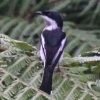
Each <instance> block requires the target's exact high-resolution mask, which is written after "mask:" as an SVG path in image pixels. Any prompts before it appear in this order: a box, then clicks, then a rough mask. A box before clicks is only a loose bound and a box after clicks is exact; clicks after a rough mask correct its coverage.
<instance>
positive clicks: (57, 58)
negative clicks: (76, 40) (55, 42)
mask: <svg viewBox="0 0 100 100" xmlns="http://www.w3.org/2000/svg"><path fill="white" fill-rule="evenodd" d="M66 41H67V38H66V37H65V38H64V39H63V40H62V41H61V45H60V47H59V49H58V51H57V53H56V54H55V56H54V58H53V60H52V65H53V64H54V63H56V62H58V61H59V59H60V57H61V56H62V54H63V51H64V48H65V45H66Z"/></svg>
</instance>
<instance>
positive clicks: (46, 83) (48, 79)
mask: <svg viewBox="0 0 100 100" xmlns="http://www.w3.org/2000/svg"><path fill="white" fill-rule="evenodd" d="M53 71H54V68H53V67H52V66H46V67H45V69H44V75H43V80H42V84H41V86H40V90H42V91H44V92H46V93H48V94H51V91H52V76H53Z"/></svg>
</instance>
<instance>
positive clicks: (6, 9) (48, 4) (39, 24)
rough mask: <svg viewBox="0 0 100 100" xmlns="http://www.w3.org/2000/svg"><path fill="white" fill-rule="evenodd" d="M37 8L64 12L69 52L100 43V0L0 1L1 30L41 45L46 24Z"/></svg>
mask: <svg viewBox="0 0 100 100" xmlns="http://www.w3.org/2000/svg"><path fill="white" fill-rule="evenodd" d="M38 10H53V11H58V12H59V13H60V14H61V15H62V17H63V20H64V27H63V30H64V31H65V32H66V36H67V38H68V43H67V48H66V50H65V51H66V52H68V53H69V54H70V55H72V56H77V55H79V54H80V53H82V52H84V51H89V50H92V49H93V48H95V47H99V46H100V0H0V33H3V34H6V35H8V36H10V37H11V38H13V39H17V40H21V41H25V42H28V43H30V44H32V45H34V46H37V47H38V45H39V36H40V34H41V32H42V29H43V27H44V25H45V23H44V21H43V19H42V18H40V17H38V16H35V12H36V11H38Z"/></svg>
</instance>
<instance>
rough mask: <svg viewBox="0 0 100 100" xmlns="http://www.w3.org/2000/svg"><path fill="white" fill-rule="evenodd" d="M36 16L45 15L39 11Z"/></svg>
mask: <svg viewBox="0 0 100 100" xmlns="http://www.w3.org/2000/svg"><path fill="white" fill-rule="evenodd" d="M35 14H37V15H43V13H42V12H41V11H37V12H36V13H35Z"/></svg>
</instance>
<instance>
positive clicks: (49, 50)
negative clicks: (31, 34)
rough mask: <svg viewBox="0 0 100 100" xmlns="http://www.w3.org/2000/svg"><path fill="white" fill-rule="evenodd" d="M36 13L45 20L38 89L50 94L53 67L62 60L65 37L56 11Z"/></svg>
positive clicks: (60, 19)
mask: <svg viewBox="0 0 100 100" xmlns="http://www.w3.org/2000/svg"><path fill="white" fill-rule="evenodd" d="M36 14H38V15H41V16H42V18H43V19H44V20H45V21H46V26H45V28H44V29H43V31H42V34H41V37H40V39H41V47H40V56H41V59H42V61H43V63H44V75H43V80H42V83H41V86H40V90H42V91H44V92H46V93H48V94H51V91H52V77H53V72H54V68H55V66H56V65H57V64H59V63H60V62H61V60H62V57H63V52H64V48H65V46H66V41H67V39H66V35H65V33H64V32H63V31H62V27H63V20H62V17H61V16H60V14H59V13H58V12H55V11H37V12H36ZM40 25H42V23H40Z"/></svg>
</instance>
